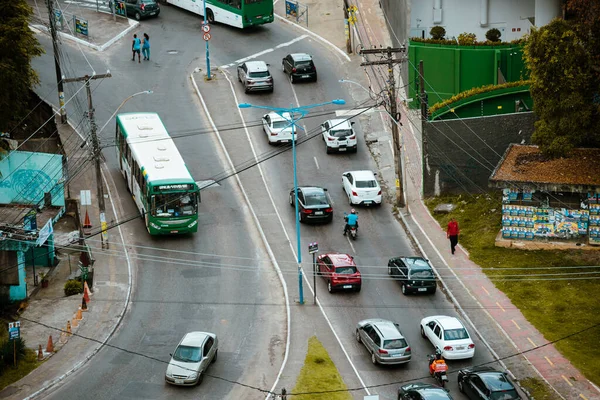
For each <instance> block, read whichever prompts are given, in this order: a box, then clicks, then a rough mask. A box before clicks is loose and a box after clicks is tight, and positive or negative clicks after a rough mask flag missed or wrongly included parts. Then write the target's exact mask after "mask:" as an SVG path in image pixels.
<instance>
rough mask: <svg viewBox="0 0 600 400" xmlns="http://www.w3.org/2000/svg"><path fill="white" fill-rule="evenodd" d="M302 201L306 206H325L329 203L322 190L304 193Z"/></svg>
mask: <svg viewBox="0 0 600 400" xmlns="http://www.w3.org/2000/svg"><path fill="white" fill-rule="evenodd" d="M304 201H305V202H306V205H307V206H326V205H328V204H329V202H328V201H327V196H325V193H323V192H308V193H304Z"/></svg>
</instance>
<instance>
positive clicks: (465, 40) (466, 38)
mask: <svg viewBox="0 0 600 400" xmlns="http://www.w3.org/2000/svg"><path fill="white" fill-rule="evenodd" d="M475 42H477V35H475V34H474V33H468V32H463V33H461V34H460V35H458V43H460V45H461V46H471V45H473V44H475Z"/></svg>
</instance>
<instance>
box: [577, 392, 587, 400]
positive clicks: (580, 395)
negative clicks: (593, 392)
mask: <svg viewBox="0 0 600 400" xmlns="http://www.w3.org/2000/svg"><path fill="white" fill-rule="evenodd" d="M579 397H581V398H582V399H583V400H588V398H587V397H585V396H584V395H583V393H579Z"/></svg>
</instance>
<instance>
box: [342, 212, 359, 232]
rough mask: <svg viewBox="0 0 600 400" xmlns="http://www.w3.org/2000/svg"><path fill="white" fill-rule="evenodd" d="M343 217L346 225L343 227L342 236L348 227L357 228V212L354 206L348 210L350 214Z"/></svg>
mask: <svg viewBox="0 0 600 400" xmlns="http://www.w3.org/2000/svg"><path fill="white" fill-rule="evenodd" d="M344 219H345V220H346V226H345V227H344V236H345V235H346V233H348V231H349V230H350V228H352V227H356V229H358V214H356V210H355V209H354V208H353V209H352V210H351V211H350V214H348V215H346V216H345V217H344Z"/></svg>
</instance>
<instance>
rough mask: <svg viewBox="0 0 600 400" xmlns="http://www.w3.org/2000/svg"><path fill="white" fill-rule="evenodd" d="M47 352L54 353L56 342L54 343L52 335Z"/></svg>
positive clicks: (49, 337)
mask: <svg viewBox="0 0 600 400" xmlns="http://www.w3.org/2000/svg"><path fill="white" fill-rule="evenodd" d="M46 353H54V343H52V335H50V336H48V344H47V345H46Z"/></svg>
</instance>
